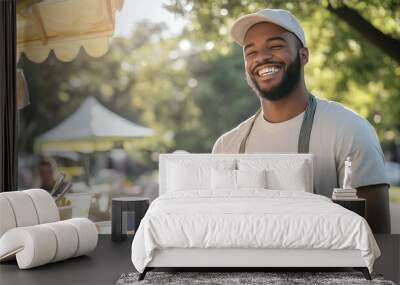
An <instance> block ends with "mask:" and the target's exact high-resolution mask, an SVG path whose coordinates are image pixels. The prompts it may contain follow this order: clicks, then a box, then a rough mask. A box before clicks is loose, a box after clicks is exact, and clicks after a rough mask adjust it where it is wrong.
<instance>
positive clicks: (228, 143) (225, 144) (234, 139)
mask: <svg viewBox="0 0 400 285" xmlns="http://www.w3.org/2000/svg"><path fill="white" fill-rule="evenodd" d="M254 116H255V115H253V116H251V117H250V118H248V119H246V120H244V121H243V122H241V123H240V124H238V125H237V126H236V127H235V128H233V129H231V130H229V131H227V132H226V133H224V134H222V135H221V136H220V137H219V138H218V139H217V141H216V142H215V145H214V147H213V152H237V151H238V149H239V146H240V143H241V141H242V139H243V137H244V136H245V135H246V132H247V130H248V128H249V127H250V125H251V122H252V121H253V119H254Z"/></svg>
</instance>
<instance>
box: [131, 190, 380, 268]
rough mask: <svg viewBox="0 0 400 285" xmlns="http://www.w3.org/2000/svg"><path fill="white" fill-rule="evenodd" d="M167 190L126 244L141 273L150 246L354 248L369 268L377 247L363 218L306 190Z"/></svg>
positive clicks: (149, 259) (152, 247)
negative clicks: (205, 191) (211, 192)
mask: <svg viewBox="0 0 400 285" xmlns="http://www.w3.org/2000/svg"><path fill="white" fill-rule="evenodd" d="M213 195H214V196H212V195H210V196H208V195H207V194H204V193H203V194H202V196H199V195H198V191H183V192H167V193H166V194H164V195H162V196H160V197H159V198H157V199H156V200H155V201H153V203H152V204H151V206H150V208H149V210H148V211H147V213H146V215H145V217H144V218H143V220H142V222H141V223H140V226H139V229H138V231H137V233H136V235H135V237H134V240H133V243H132V262H133V264H134V266H135V267H136V269H137V270H138V271H139V272H143V270H144V268H145V267H146V265H147V264H148V263H149V262H150V261H151V260H152V257H153V251H154V249H165V248H274V249H279V248H290V249H296V248H297V249H298V248H301V249H358V250H360V251H361V256H362V258H363V259H364V260H365V264H366V266H367V267H368V269H369V270H370V272H372V267H373V263H374V261H375V259H376V258H377V257H379V256H380V251H379V248H378V246H377V244H376V241H375V239H374V237H373V235H372V232H371V230H370V228H369V226H368V224H367V222H366V221H365V220H364V219H363V218H362V217H360V216H359V215H357V214H355V213H353V212H351V211H349V210H346V209H344V208H342V207H341V206H339V205H337V204H335V203H333V202H332V201H330V199H328V198H326V197H323V196H320V195H315V194H311V193H307V192H299V191H278V190H274V191H272V190H265V189H248V190H241V191H234V192H230V193H220V194H219V195H220V196H218V197H215V194H213Z"/></svg>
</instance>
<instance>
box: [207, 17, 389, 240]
mask: <svg viewBox="0 0 400 285" xmlns="http://www.w3.org/2000/svg"><path fill="white" fill-rule="evenodd" d="M231 35H232V37H233V39H234V40H235V41H236V42H237V43H238V44H239V45H241V46H242V47H243V56H244V61H245V72H246V78H247V82H248V84H249V86H250V87H251V88H252V89H253V90H254V92H255V93H256V95H257V97H258V99H259V100H260V107H261V108H260V110H259V111H258V112H257V113H256V114H255V115H254V116H252V117H250V118H249V119H247V120H246V121H244V122H242V123H241V124H239V125H238V126H237V127H236V128H234V129H233V130H231V131H229V132H227V133H225V134H223V135H222V136H221V137H220V138H219V139H218V140H217V142H216V143H215V145H214V147H213V153H288V152H290V153H296V152H298V153H308V152H309V153H312V154H314V190H315V193H317V194H320V195H325V196H327V197H331V195H332V191H333V188H336V187H341V186H343V185H342V182H343V176H344V162H345V160H346V158H347V157H350V159H351V160H352V187H353V188H356V189H357V192H358V196H360V197H363V198H366V200H367V220H368V222H369V224H370V226H371V228H372V230H373V231H374V232H380V233H389V232H390V214H389V202H388V188H389V184H388V179H387V177H386V174H385V168H384V157H383V153H382V149H381V147H380V144H379V141H378V139H377V136H376V133H375V131H374V129H373V128H372V126H371V125H370V124H369V123H368V122H367V121H366V120H365V119H363V118H361V117H360V116H358V115H357V114H356V113H354V112H353V111H351V110H349V109H347V108H345V107H344V106H342V105H341V104H339V103H336V102H332V101H327V100H322V99H320V98H317V97H315V96H314V95H312V94H310V93H309V92H308V91H307V87H306V84H305V81H304V66H305V65H306V64H307V62H308V58H309V51H308V48H307V44H306V40H305V36H304V32H303V29H302V27H301V26H300V24H299V22H298V21H297V19H296V18H295V17H294V16H293V15H292V14H291V13H289V12H288V11H285V10H278V9H264V10H261V11H259V12H257V13H254V14H249V15H245V16H242V17H241V18H239V19H238V20H237V21H236V22H235V23H234V24H233V26H232V28H231Z"/></svg>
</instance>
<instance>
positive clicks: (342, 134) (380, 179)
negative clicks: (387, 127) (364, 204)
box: [212, 98, 389, 197]
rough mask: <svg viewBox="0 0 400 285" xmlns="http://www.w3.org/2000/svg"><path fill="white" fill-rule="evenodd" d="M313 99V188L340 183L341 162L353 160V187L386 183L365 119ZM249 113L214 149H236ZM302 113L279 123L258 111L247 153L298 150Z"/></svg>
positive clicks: (325, 191)
mask: <svg viewBox="0 0 400 285" xmlns="http://www.w3.org/2000/svg"><path fill="white" fill-rule="evenodd" d="M316 99H317V109H316V111H315V116H314V123H313V128H312V131H311V137H310V148H309V149H310V153H312V154H314V188H315V192H316V193H317V194H321V195H325V196H327V197H330V196H331V195H332V191H333V188H335V187H339V186H340V187H342V184H343V176H344V161H345V160H346V157H348V156H350V158H351V160H352V167H351V169H352V184H351V185H352V187H354V188H357V187H360V186H366V185H375V184H382V183H386V184H389V181H388V178H387V176H386V173H385V167H384V156H383V153H382V149H381V147H380V144H379V141H378V139H377V136H376V133H375V131H374V129H373V127H372V126H371V125H370V124H369V123H368V121H366V120H365V119H363V118H361V117H360V116H358V115H357V114H356V113H354V112H353V111H351V110H350V109H347V108H345V107H344V106H342V105H341V104H339V103H336V102H333V101H327V100H323V99H319V98H316ZM253 117H254V116H252V117H250V118H249V119H247V120H246V121H244V122H242V123H241V124H239V125H238V126H237V127H236V128H234V129H233V130H231V131H229V132H227V133H225V134H223V135H222V136H221V137H220V138H218V140H217V141H216V143H215V145H214V147H213V150H212V152H213V153H238V152H239V147H240V143H241V141H242V139H243V138H244V136H245V135H246V132H247V129H248V128H249V126H250V123H251V121H252V119H253ZM303 117H304V112H303V113H301V114H300V115H298V116H296V117H294V118H292V119H290V120H288V121H285V122H282V123H270V122H268V121H266V120H265V119H264V118H263V116H258V118H257V120H256V122H255V123H254V126H253V129H252V131H251V133H250V136H249V138H248V140H247V143H246V153H297V144H298V138H299V134H300V128H301V124H302V122H303Z"/></svg>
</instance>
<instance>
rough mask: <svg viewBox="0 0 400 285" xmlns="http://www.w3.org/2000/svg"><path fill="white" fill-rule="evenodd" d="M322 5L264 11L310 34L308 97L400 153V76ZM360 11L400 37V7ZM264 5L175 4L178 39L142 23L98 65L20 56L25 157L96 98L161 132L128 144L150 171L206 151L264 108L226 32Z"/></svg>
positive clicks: (375, 5)
mask: <svg viewBox="0 0 400 285" xmlns="http://www.w3.org/2000/svg"><path fill="white" fill-rule="evenodd" d="M325 2H327V1H278V0H274V1H268V6H269V7H278V8H284V9H289V10H291V11H292V12H293V14H295V15H296V16H297V17H298V18H299V20H300V21H301V23H302V25H303V27H304V29H305V32H306V38H307V42H308V45H309V50H310V62H309V63H308V64H307V65H306V68H305V73H306V83H307V86H308V88H309V90H310V91H311V92H312V93H314V94H315V95H317V96H320V97H324V98H328V99H333V100H337V101H339V102H342V103H344V104H345V105H347V106H349V107H350V108H352V109H354V110H355V111H357V112H359V113H360V114H361V115H362V116H364V117H365V118H367V119H368V120H369V121H370V122H371V123H372V124H373V125H374V127H375V128H376V130H377V132H378V135H379V138H380V139H381V142H382V143H383V144H384V146H385V147H386V146H387V147H391V146H393V145H394V144H395V143H397V144H400V141H399V140H400V138H399V135H398V134H399V132H400V120H399V118H400V93H399V92H398V90H400V80H398V79H399V77H400V67H399V66H398V65H397V64H396V63H395V62H394V61H393V60H392V59H391V58H389V57H388V56H387V55H385V54H384V53H383V52H381V51H380V50H379V49H377V48H375V47H374V46H372V45H371V44H369V43H368V42H367V41H365V40H364V39H363V38H362V37H361V36H360V35H359V34H358V33H356V32H355V31H353V30H352V29H351V27H349V26H348V25H347V24H345V23H344V22H342V21H340V20H339V19H338V18H336V17H335V16H334V15H332V14H331V13H330V12H329V11H328V10H327V9H326V3H325ZM331 2H332V1H331ZM364 2H365V1H356V0H352V1H350V0H349V1H346V3H347V5H349V6H351V7H353V8H355V9H357V10H358V11H359V12H360V13H361V14H362V15H363V16H364V17H366V18H367V19H368V20H371V22H373V24H374V25H376V26H377V27H379V28H380V29H381V30H382V31H384V32H385V33H387V34H391V35H393V36H396V37H398V36H399V34H400V31H399V29H400V25H398V22H399V21H398V19H399V12H398V11H399V10H398V9H397V10H396V9H394V7H397V6H396V5H397V2H396V1H384V4H382V5H381V4H380V2H381V1H377V0H376V1H375V0H373V1H372V0H371V1H368V2H367V5H366V4H363V3H364ZM339 4H340V3H339ZM264 5H265V1H260V0H259V1H250V0H241V1H239V0H236V1H226V0H225V1H223V0H221V1H211V0H208V1H207V0H206V1H189V0H185V1H183V0H182V1H171V4H170V5H169V6H168V9H169V10H170V11H173V12H175V13H180V14H182V15H184V16H185V17H187V18H189V19H191V21H190V24H188V25H187V26H186V27H185V28H184V29H183V31H182V34H180V35H179V36H176V37H169V38H166V37H165V29H166V28H165V26H163V25H161V24H151V23H148V22H143V23H140V24H137V26H136V28H135V30H134V31H133V33H132V34H131V36H129V37H126V38H114V39H112V42H111V46H110V50H109V52H108V53H107V54H106V55H105V56H103V57H102V58H99V59H95V58H90V57H88V56H87V55H86V54H85V53H84V52H83V51H81V52H80V54H79V56H78V57H77V58H76V59H75V60H74V61H73V62H70V63H62V62H59V61H58V60H57V59H56V58H55V57H54V56H50V57H49V59H48V60H47V61H45V62H44V63H42V64H34V63H31V62H29V61H28V60H27V59H26V58H25V57H22V59H21V60H20V62H19V67H21V68H23V69H24V72H25V76H26V78H27V80H28V84H29V91H30V94H31V105H30V106H28V107H27V108H25V109H23V110H22V111H21V112H20V136H19V138H20V151H22V152H31V151H32V145H33V141H34V139H35V138H36V137H37V136H38V135H39V134H41V133H43V132H45V131H47V130H49V129H50V128H52V127H54V126H56V125H57V124H59V123H60V122H61V121H62V120H63V119H65V118H66V117H67V116H68V115H69V114H70V113H71V112H73V111H74V110H75V109H76V108H77V107H78V106H79V105H80V104H81V102H82V101H83V100H84V99H85V98H86V97H87V96H89V95H94V96H96V97H97V98H98V99H100V101H101V102H102V103H103V104H105V105H106V106H107V107H108V108H110V109H111V110H113V111H115V112H117V113H119V114H120V115H122V116H123V117H125V118H127V119H129V120H134V121H136V122H138V123H139V124H142V125H145V126H148V127H151V128H153V129H154V130H155V131H156V136H154V137H152V138H146V139H141V140H138V141H135V142H132V143H131V144H127V149H128V150H129V151H130V152H131V153H132V154H133V155H135V156H137V157H139V158H140V160H142V161H144V162H146V164H147V165H151V166H154V165H153V159H154V155H152V154H153V153H160V152H170V151H173V150H175V149H184V150H187V151H190V152H210V150H211V148H212V146H213V144H214V142H215V140H216V139H217V138H218V137H219V136H220V135H221V134H222V133H224V132H226V131H228V130H230V129H232V128H233V127H235V126H236V125H237V124H238V123H240V122H241V121H243V120H245V119H247V118H248V117H249V116H251V115H252V114H253V113H254V112H255V111H256V110H257V108H258V106H259V102H258V101H257V98H256V96H255V95H254V94H253V92H252V91H251V90H250V88H249V87H248V86H247V83H246V81H245V76H244V67H243V56H242V50H241V48H240V47H239V46H238V45H236V44H234V43H232V41H231V39H230V37H229V27H230V25H231V24H232V22H233V21H234V19H236V18H237V17H238V16H239V15H241V14H243V13H248V12H254V11H256V10H258V9H259V8H262V7H264ZM382 19H385V20H382ZM188 44H190V45H191V46H190V47H191V48H189V49H188V48H187V46H188ZM185 46H186V48H185ZM396 140H397V141H396Z"/></svg>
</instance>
